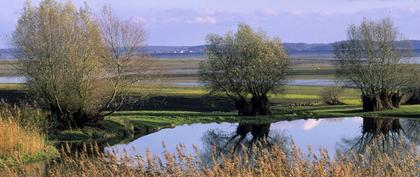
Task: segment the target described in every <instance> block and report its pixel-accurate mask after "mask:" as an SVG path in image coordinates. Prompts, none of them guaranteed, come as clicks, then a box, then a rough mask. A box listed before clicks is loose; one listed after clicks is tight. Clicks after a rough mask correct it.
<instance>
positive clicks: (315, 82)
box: [0, 76, 336, 86]
mask: <svg viewBox="0 0 420 177" xmlns="http://www.w3.org/2000/svg"><path fill="white" fill-rule="evenodd" d="M24 82H25V77H20V76H0V84H2V83H3V84H4V83H6V84H12V83H24ZM174 84H175V85H177V86H203V85H204V83H202V82H174ZM286 84H287V85H301V86H305V85H307V86H334V85H336V80H334V79H292V80H288V81H287V82H286Z"/></svg>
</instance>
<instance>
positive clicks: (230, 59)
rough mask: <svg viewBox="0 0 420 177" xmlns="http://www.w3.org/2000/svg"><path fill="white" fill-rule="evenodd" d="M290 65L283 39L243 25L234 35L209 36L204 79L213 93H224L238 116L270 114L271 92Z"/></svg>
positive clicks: (203, 65)
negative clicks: (269, 97)
mask: <svg viewBox="0 0 420 177" xmlns="http://www.w3.org/2000/svg"><path fill="white" fill-rule="evenodd" d="M288 64H289V60H288V56H287V54H286V53H285V51H284V50H283V48H282V45H281V43H280V40H279V39H277V38H275V39H270V38H269V37H267V36H266V35H265V33H263V32H254V31H253V30H252V29H251V28H250V27H249V26H248V25H245V24H240V25H239V26H238V31H237V32H236V33H235V34H232V33H227V34H226V35H225V36H224V37H222V36H218V35H209V36H208V37H207V48H206V60H205V61H204V62H202V63H201V64H200V76H201V80H202V81H204V82H205V83H206V86H207V88H208V89H209V90H210V92H211V93H224V94H226V95H227V96H228V97H229V98H231V99H232V100H233V101H234V102H235V103H236V106H237V108H238V113H239V115H257V114H259V115H269V114H271V108H270V107H271V106H270V102H269V99H268V94H270V93H273V92H276V91H279V88H280V86H282V85H283V80H284V78H285V73H286V70H287V67H288Z"/></svg>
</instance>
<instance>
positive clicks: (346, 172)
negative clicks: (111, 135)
mask: <svg viewBox="0 0 420 177" xmlns="http://www.w3.org/2000/svg"><path fill="white" fill-rule="evenodd" d="M412 148H413V149H411V150H409V153H406V152H405V153H402V152H401V151H396V152H395V153H393V154H390V153H364V154H359V153H355V152H347V153H340V152H339V153H337V154H336V155H335V157H334V158H330V157H329V155H328V152H327V151H325V150H321V151H320V153H317V154H315V153H312V152H311V151H309V153H303V152H302V151H301V150H299V149H298V148H297V147H296V146H295V145H293V144H292V145H290V147H288V150H287V151H286V150H285V148H283V147H282V146H273V147H271V148H254V149H253V150H252V152H247V151H246V150H245V151H243V152H242V153H241V154H237V153H234V154H231V153H228V154H213V155H212V160H211V162H210V164H206V163H204V162H203V161H202V159H201V158H200V157H201V155H200V154H199V153H198V152H199V151H198V150H196V153H193V154H186V153H184V152H185V151H184V150H183V148H182V146H180V147H178V150H177V152H176V153H165V154H164V159H159V158H157V156H154V155H152V154H150V153H147V154H146V155H145V157H134V158H133V157H129V156H125V157H118V158H117V157H116V156H115V155H112V154H104V153H101V152H100V151H99V147H97V146H92V147H90V148H88V147H84V149H83V150H82V152H81V153H77V154H75V153H73V154H72V153H71V150H70V149H69V148H68V147H67V148H66V147H64V148H62V149H61V153H62V156H61V158H58V159H56V160H54V161H52V162H49V164H48V166H49V167H48V171H47V172H46V173H47V174H48V175H49V176H53V177H59V176H63V177H64V176H66V177H67V176H92V177H95V176H124V177H126V176H152V177H153V176H180V177H181V176H194V177H195V176H203V177H213V176H218V177H224V176H226V177H228V176H272V177H282V176H351V177H358V176H363V177H364V176H399V177H400V176H401V177H404V176H407V177H408V176H419V175H420V170H419V168H418V167H419V161H420V158H419V155H418V154H417V152H416V149H415V147H412ZM367 151H371V152H372V151H376V150H375V149H374V148H369V147H368V148H367ZM69 153H70V154H72V155H71V156H69V155H68V154H69ZM251 153H252V155H250V154H251ZM372 154H375V156H374V157H371V156H370V155H372ZM25 172H28V173H29V172H30V171H29V170H21V171H20V173H16V172H14V171H13V170H9V171H8V175H9V176H19V175H20V176H22V175H23V176H25V175H29V174H28V173H25ZM33 174H38V175H41V174H42V173H33V171H32V172H31V175H32V176H33Z"/></svg>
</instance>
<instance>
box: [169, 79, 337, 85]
mask: <svg viewBox="0 0 420 177" xmlns="http://www.w3.org/2000/svg"><path fill="white" fill-rule="evenodd" d="M175 85H177V86H204V83H202V82H175ZM286 85H299V86H335V85H337V80H335V79H291V80H287V81H286Z"/></svg>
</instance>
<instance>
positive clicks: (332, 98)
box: [321, 86, 344, 105]
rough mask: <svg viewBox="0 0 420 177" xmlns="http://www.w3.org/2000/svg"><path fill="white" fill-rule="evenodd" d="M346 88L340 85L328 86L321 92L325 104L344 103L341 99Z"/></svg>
mask: <svg viewBox="0 0 420 177" xmlns="http://www.w3.org/2000/svg"><path fill="white" fill-rule="evenodd" d="M343 92H344V89H343V88H342V87H339V86H335V87H326V88H325V89H324V90H323V91H322V92H321V99H322V101H323V102H324V103H325V104H328V105H342V104H343V102H342V101H341V100H340V97H341V96H342V94H343Z"/></svg>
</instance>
